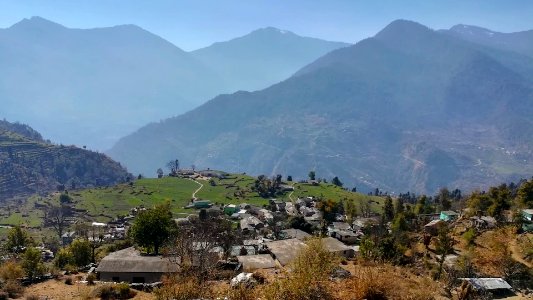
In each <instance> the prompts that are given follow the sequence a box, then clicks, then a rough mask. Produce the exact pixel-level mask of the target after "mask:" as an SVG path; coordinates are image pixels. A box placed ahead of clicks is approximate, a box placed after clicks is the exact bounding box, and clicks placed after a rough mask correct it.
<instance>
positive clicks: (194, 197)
mask: <svg viewBox="0 0 533 300" xmlns="http://www.w3.org/2000/svg"><path fill="white" fill-rule="evenodd" d="M189 180H190V181H194V182H196V183H197V184H199V185H200V187H199V188H198V189H196V191H194V192H193V193H192V199H193V200H194V201H196V200H198V198H197V197H196V193H198V192H199V191H200V190H201V189H202V188H203V187H204V185H203V184H202V183H200V182H198V181H196V180H194V179H192V178H189Z"/></svg>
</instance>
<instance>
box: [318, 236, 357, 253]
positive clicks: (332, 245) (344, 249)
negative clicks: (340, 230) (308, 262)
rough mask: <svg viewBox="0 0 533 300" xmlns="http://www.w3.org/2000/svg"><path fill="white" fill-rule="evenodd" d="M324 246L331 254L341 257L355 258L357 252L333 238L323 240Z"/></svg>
mask: <svg viewBox="0 0 533 300" xmlns="http://www.w3.org/2000/svg"><path fill="white" fill-rule="evenodd" d="M322 244H323V245H324V248H325V249H326V250H327V251H328V252H331V253H335V254H337V255H339V256H341V257H345V258H352V257H354V256H355V250H354V248H352V247H348V246H347V245H345V244H344V243H342V242H341V241H339V240H337V239H335V238H332V237H326V238H323V239H322Z"/></svg>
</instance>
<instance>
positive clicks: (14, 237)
mask: <svg viewBox="0 0 533 300" xmlns="http://www.w3.org/2000/svg"><path fill="white" fill-rule="evenodd" d="M32 244H33V242H32V239H31V238H30V235H29V234H28V232H27V231H26V230H24V229H22V228H21V227H20V226H18V225H17V226H15V227H13V228H11V229H10V230H9V232H8V234H7V243H6V250H7V251H9V252H11V253H17V254H18V253H22V252H23V251H24V249H25V248H26V247H29V246H31V245H32Z"/></svg>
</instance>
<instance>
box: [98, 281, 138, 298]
mask: <svg viewBox="0 0 533 300" xmlns="http://www.w3.org/2000/svg"><path fill="white" fill-rule="evenodd" d="M135 295H136V293H135V291H133V290H131V289H130V286H129V285H128V284H127V283H120V284H117V285H102V286H99V287H98V288H96V289H94V290H93V292H92V295H91V296H92V297H99V298H100V299H102V300H112V299H130V298H133V297H135Z"/></svg>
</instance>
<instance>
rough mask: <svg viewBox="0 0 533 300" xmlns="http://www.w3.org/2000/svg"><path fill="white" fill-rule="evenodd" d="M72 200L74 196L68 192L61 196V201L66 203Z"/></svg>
mask: <svg viewBox="0 0 533 300" xmlns="http://www.w3.org/2000/svg"><path fill="white" fill-rule="evenodd" d="M70 202H72V198H71V197H70V196H69V195H68V194H66V193H63V194H61V195H60V196H59V203H61V204H66V203H70Z"/></svg>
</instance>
